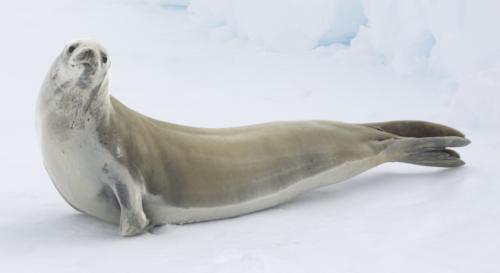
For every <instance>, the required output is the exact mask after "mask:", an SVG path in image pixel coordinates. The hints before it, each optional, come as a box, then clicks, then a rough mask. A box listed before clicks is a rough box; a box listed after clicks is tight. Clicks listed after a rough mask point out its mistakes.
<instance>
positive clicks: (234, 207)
mask: <svg viewBox="0 0 500 273" xmlns="http://www.w3.org/2000/svg"><path fill="white" fill-rule="evenodd" d="M383 160H384V159H383V158H382V157H381V155H377V156H373V157H368V158H365V159H360V160H356V161H352V162H345V163H343V164H341V165H340V166H337V167H335V168H332V169H330V170H328V171H325V172H323V173H320V174H317V175H314V176H312V177H308V178H305V179H302V180H300V181H298V182H296V183H294V184H291V185H289V186H287V187H286V188H283V189H280V190H278V191H276V192H269V193H267V194H264V195H262V196H256V197H255V198H254V199H250V200H246V201H244V202H240V203H235V204H229V205H220V206H212V207H176V206H172V205H169V204H166V203H165V202H164V200H162V199H161V198H159V197H158V196H154V195H149V196H146V197H145V202H144V209H145V210H146V211H147V212H148V215H149V216H150V217H151V219H153V220H154V221H155V222H156V223H168V224H185V223H192V222H202V221H210V220H216V219H223V218H229V217H236V216H240V215H244V214H248V213H252V212H256V211H259V210H263V209H267V208H271V207H274V206H276V205H279V204H282V203H285V202H287V201H290V200H291V199H293V198H295V197H297V196H298V195H300V194H303V193H305V192H308V191H311V190H314V189H316V188H319V187H322V186H325V185H330V184H334V183H337V182H341V181H344V180H346V179H348V178H350V177H352V176H355V175H357V174H359V173H362V172H364V171H366V170H368V169H370V168H373V167H375V166H377V165H379V164H381V163H382V162H383Z"/></svg>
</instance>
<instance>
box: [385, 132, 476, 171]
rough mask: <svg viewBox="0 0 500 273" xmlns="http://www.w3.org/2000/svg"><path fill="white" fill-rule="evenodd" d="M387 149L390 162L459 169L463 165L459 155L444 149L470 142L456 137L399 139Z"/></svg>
mask: <svg viewBox="0 0 500 273" xmlns="http://www.w3.org/2000/svg"><path fill="white" fill-rule="evenodd" d="M392 142H393V143H391V144H389V146H388V147H387V152H388V155H389V158H390V159H391V160H390V161H397V162H405V163H410V164H416V165H423V166H433V167H445V168H451V167H459V166H462V165H464V164H465V162H464V161H462V160H461V159H460V155H459V154H458V153H457V152H455V151H454V150H451V149H447V148H446V147H463V146H466V145H468V144H469V143H470V140H468V139H466V138H463V137H457V136H449V137H423V138H400V139H394V140H392Z"/></svg>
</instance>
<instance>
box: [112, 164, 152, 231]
mask: <svg viewBox="0 0 500 273" xmlns="http://www.w3.org/2000/svg"><path fill="white" fill-rule="evenodd" d="M106 180H107V181H106V184H107V185H108V186H109V187H110V188H111V189H112V191H113V193H114V195H115V196H116V200H117V201H118V203H119V205H120V211H121V212H120V234H121V235H122V236H134V235H138V234H141V233H144V232H146V231H147V230H148V229H149V223H150V221H149V219H148V218H147V217H146V214H145V213H144V210H143V208H142V194H141V192H140V190H139V187H138V186H137V185H136V184H135V183H133V182H132V181H124V179H122V178H120V177H119V176H117V175H112V174H109V173H108V177H107V179H106ZM126 182H128V183H126Z"/></svg>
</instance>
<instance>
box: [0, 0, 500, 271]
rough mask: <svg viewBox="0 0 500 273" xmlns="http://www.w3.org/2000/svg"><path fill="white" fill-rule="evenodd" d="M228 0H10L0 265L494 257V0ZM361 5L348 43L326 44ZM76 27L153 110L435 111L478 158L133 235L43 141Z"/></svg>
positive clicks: (196, 117)
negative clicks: (39, 103)
mask: <svg viewBox="0 0 500 273" xmlns="http://www.w3.org/2000/svg"><path fill="white" fill-rule="evenodd" d="M229 2H231V1H229ZM229 2H228V1H221V0H217V1H215V0H213V1H212V2H211V1H195V0H193V2H192V3H191V6H189V7H188V8H186V5H187V3H188V1H181V0H179V1H111V0H106V1H97V0H89V1H62V0H57V1H56V0H54V1H47V0H44V1H35V0H32V1H4V2H2V4H1V5H0V34H1V41H0V53H1V63H0V92H1V93H0V95H1V96H2V99H0V124H1V125H2V126H1V127H0V128H1V134H0V143H1V150H2V151H1V153H0V166H1V169H0V170H1V171H2V177H3V179H2V181H1V187H0V266H1V269H0V270H1V271H2V272H45V271H47V272H105V271H106V272H115V271H116V272H306V271H309V272H313V271H314V272H419V273H421V272H439V273H446V272H450V273H451V272H453V273H458V272H468V273H470V272H475V273H486V272H492V273H493V272H500V259H499V257H500V235H499V230H500V202H499V200H500V198H499V197H500V181H499V178H498V177H499V176H500V171H499V169H500V162H499V152H500V139H499V138H498V134H499V132H500V126H499V122H500V105H499V103H500V65H499V64H500V61H499V59H500V58H498V56H500V54H499V47H498V43H497V42H498V40H499V39H500V38H498V32H495V31H498V26H499V24H500V22H499V19H498V18H500V16H498V14H496V13H498V12H499V10H500V8H499V7H498V4H497V3H496V1H493V0H492V1H457V2H459V3H462V4H461V6H460V5H458V6H457V4H454V2H455V1H437V2H436V3H437V4H429V3H431V2H430V1H417V0H414V1H404V2H401V1H392V2H391V1H380V2H379V3H380V4H376V2H375V3H374V2H373V1H364V2H363V3H364V4H363V5H364V10H363V11H362V12H364V13H365V15H366V18H364V19H363V18H361V17H359V18H358V17H356V16H358V15H359V14H361V13H359V11H360V10H359V9H358V10H357V9H356V8H359V7H354V8H353V10H354V11H353V16H352V17H349V16H348V19H345V18H344V19H342V18H341V19H338V18H337V17H335V18H334V17H332V18H330V17H328V16H326V15H325V14H330V13H328V12H329V11H328V10H326V8H323V6H322V3H325V1H319V0H315V1H312V2H311V3H312V4H307V1H303V2H301V1H292V2H291V3H293V4H290V5H287V4H286V3H284V2H283V1H278V0H274V1H268V2H263V1H255V2H253V3H254V4H248V3H249V2H246V3H247V4H246V5H245V2H244V1H234V3H236V4H234V5H230V4H228V3H229ZM333 2H335V1H333ZM337 2H342V1H337ZM344 2H345V1H344ZM397 2H400V3H397ZM452 2H453V3H452ZM266 3H267V4H266ZM360 5H361V4H360ZM429 5H431V6H429ZM432 5H434V6H432ZM494 7H497V8H498V9H496V10H495V9H494ZM351 8H352V7H351ZM332 9H335V7H333V8H332ZM325 10H326V11H325ZM416 10H418V12H416ZM302 11H304V12H302ZM351 11H352V10H349V12H351ZM356 11H357V12H358V13H359V14H358V15H356V16H354V14H355V13H356ZM303 14H308V15H307V16H303ZM346 14H350V13H346ZM441 15H442V16H441ZM454 16H455V17H456V18H458V19H457V20H455V19H453V18H455V17H454ZM317 18H320V19H317ZM349 18H350V19H349ZM352 18H354V19H352ZM360 18H361V19H360ZM450 18H451V19H450ZM351 19H352V20H351ZM335 20H337V21H335ZM339 20H340V21H339ZM366 20H367V22H366ZM358 21H359V22H360V23H361V24H362V26H361V27H360V28H359V33H358V35H357V36H356V37H355V38H354V39H353V40H352V41H351V44H350V45H349V44H344V45H340V44H336V43H332V40H330V42H327V43H326V44H321V42H320V40H321V39H326V38H324V37H326V36H324V34H325V33H330V34H332V32H331V30H329V29H330V28H331V27H332V26H331V25H329V24H334V25H333V29H334V30H337V29H339V28H341V29H342V31H341V32H335V31H334V33H333V34H332V35H333V36H331V35H330V36H328V35H327V36H328V37H329V38H332V37H334V38H335V37H341V38H342V37H344V38H345V37H346V36H345V35H347V36H349V33H351V34H353V33H354V34H356V33H357V31H358V26H357V25H353V23H354V24H357V22H358ZM332 22H333V23H332ZM339 22H340V23H339ZM337 23H338V26H339V28H335V26H337V25H335V24H337ZM346 26H347V27H346ZM353 26H354V27H353ZM422 30H423V31H422ZM297 31H298V32H297ZM318 31H319V32H318ZM328 31H330V32H328ZM387 32H389V34H388V33H387ZM297 33H298V34H297ZM346 33H347V34H346ZM391 33H392V35H391ZM412 33H424V34H428V33H431V34H432V35H433V36H432V37H433V39H434V40H433V41H432V42H430V43H429V40H428V39H427V40H426V39H424V38H425V37H427V36H418V35H413V34H412ZM335 35H337V36H335ZM342 35H344V36H342ZM417 36H418V37H417ZM79 37H93V38H96V39H98V40H99V41H101V42H102V44H103V45H104V46H105V47H106V48H107V49H108V51H109V52H110V59H111V62H112V76H111V92H112V94H113V95H114V96H115V97H117V98H118V99H120V100H121V101H123V102H124V103H125V104H127V105H128V106H129V107H131V108H133V109H135V110H137V111H139V112H142V113H145V114H147V115H150V116H153V117H156V118H159V119H163V120H167V121H170V122H176V123H181V124H186V125H192V126H203V127H227V126H237V125H245V124H252V123H259V122H267V121H276V120H298V119H301V120H302V119H333V120H340V121H346V122H373V121H384V120H396V119H420V120H429V121H434V122H440V123H445V124H447V125H450V126H453V127H456V128H458V129H460V130H462V131H463V132H464V133H465V134H466V135H467V136H468V137H469V138H470V139H471V140H472V142H473V143H472V144H471V145H470V146H468V147H466V148H463V149H460V153H461V154H462V157H463V159H464V160H465V161H466V162H467V165H466V166H465V167H463V168H459V169H453V170H443V169H436V168H423V167H415V166H409V165H404V164H388V165H384V166H381V167H378V168H376V169H374V170H371V171H369V172H367V173H364V174H362V175H360V176H359V177H356V178H354V179H351V180H350V181H348V182H346V183H341V184H338V185H334V186H330V187H327V188H324V189H321V190H317V191H315V192H311V193H308V194H305V195H303V196H302V197H301V198H299V199H297V200H295V201H293V202H291V203H288V204H285V205H282V206H279V207H277V208H273V209H270V210H266V211H263V212H259V213H255V214H251V215H248V216H244V217H239V218H235V219H228V220H222V221H214V222H209V223H200V224H191V225H185V226H166V227H163V228H161V229H159V230H158V231H157V233H156V234H145V235H142V236H138V237H134V238H121V237H119V236H118V232H117V227H116V226H112V225H108V224H105V223H102V222H99V221H97V220H95V219H93V218H91V217H88V216H85V215H82V214H79V213H77V212H76V211H74V210H73V209H71V207H69V206H68V205H67V204H66V203H65V202H64V201H63V199H62V198H61V197H60V196H59V195H58V193H57V192H56V190H55V188H54V187H53V186H52V183H51V182H50V180H49V178H48V176H47V175H46V173H45V171H44V169H43V166H42V162H41V155H40V150H39V147H38V145H37V143H36V135H35V128H34V119H35V113H34V109H35V101H36V97H37V94H38V89H39V87H40V85H41V83H42V80H43V78H44V77H45V74H46V73H47V71H48V68H49V66H50V64H51V62H52V60H53V59H54V58H55V56H56V55H57V54H58V53H59V51H60V50H62V48H63V46H64V44H65V43H66V42H67V41H68V40H71V39H74V38H79ZM322 37H323V38H322ZM328 37H327V38H328ZM419 37H420V38H419ZM421 37H424V38H422V39H421ZM334 38H332V39H334ZM419 39H421V40H419ZM321 41H323V40H321ZM409 49H411V50H409ZM422 50H424V51H423V52H424V53H422Z"/></svg>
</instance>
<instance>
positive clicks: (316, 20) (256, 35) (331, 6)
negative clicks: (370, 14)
mask: <svg viewBox="0 0 500 273" xmlns="http://www.w3.org/2000/svg"><path fill="white" fill-rule="evenodd" d="M189 11H190V13H191V14H192V16H193V17H194V19H195V20H197V21H199V23H200V24H201V25H204V26H206V25H211V26H214V27H220V26H227V27H229V28H231V30H232V31H233V32H234V33H235V35H237V36H238V37H240V38H244V39H248V40H249V41H251V42H253V43H255V44H257V45H260V46H263V47H265V48H268V49H270V50H276V51H300V50H308V49H311V48H314V47H317V46H327V45H330V44H334V43H342V44H349V42H350V40H351V39H352V38H353V37H354V36H355V35H356V33H357V31H358V29H359V27H360V26H361V25H363V24H364V23H365V22H366V18H365V17H364V15H363V11H362V8H361V0H359V1H358V0H336V1H325V0H311V1H297V0H295V1H287V0H275V1H266V0H254V1H243V0H236V1H231V0H216V1H203V0H193V1H192V2H191V4H190V5H189Z"/></svg>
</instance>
